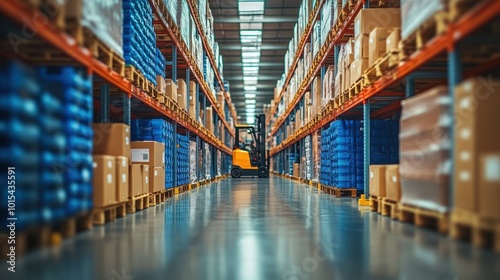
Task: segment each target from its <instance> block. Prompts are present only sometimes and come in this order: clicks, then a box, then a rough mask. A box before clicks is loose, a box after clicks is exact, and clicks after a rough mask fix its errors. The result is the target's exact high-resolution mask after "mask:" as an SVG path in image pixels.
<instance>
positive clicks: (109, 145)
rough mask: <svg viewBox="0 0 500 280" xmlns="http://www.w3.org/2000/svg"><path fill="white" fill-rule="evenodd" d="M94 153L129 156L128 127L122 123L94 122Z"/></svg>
mask: <svg viewBox="0 0 500 280" xmlns="http://www.w3.org/2000/svg"><path fill="white" fill-rule="evenodd" d="M92 129H93V130H94V155H111V156H124V157H127V158H130V127H129V126H128V125H126V124H122V123H94V124H92Z"/></svg>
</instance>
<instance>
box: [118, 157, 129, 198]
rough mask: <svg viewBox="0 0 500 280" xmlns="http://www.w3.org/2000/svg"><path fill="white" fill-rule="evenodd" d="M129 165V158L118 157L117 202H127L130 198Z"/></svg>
mask: <svg viewBox="0 0 500 280" xmlns="http://www.w3.org/2000/svg"><path fill="white" fill-rule="evenodd" d="M129 165H130V163H129V159H128V158H127V157H116V165H115V166H116V182H117V184H116V202H124V201H127V198H128V197H129V193H128V191H129V184H130V176H129Z"/></svg>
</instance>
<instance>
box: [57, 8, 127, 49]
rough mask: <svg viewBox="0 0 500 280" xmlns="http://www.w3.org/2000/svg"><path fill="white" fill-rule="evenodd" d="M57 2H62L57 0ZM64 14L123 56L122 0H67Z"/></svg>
mask: <svg viewBox="0 0 500 280" xmlns="http://www.w3.org/2000/svg"><path fill="white" fill-rule="evenodd" d="M59 2H64V1H62V0H59ZM66 5H67V6H68V8H67V9H66V16H67V17H71V18H74V19H76V21H77V22H79V23H80V24H81V25H82V26H83V27H86V28H88V29H89V30H91V31H92V32H93V33H94V35H95V36H96V37H97V38H99V40H101V41H102V42H103V43H104V44H106V45H107V46H108V47H110V48H111V49H112V50H113V51H114V52H115V53H116V54H118V55H119V56H121V57H123V38H122V29H123V28H122V24H123V12H122V0H100V1H98V0H68V1H66Z"/></svg>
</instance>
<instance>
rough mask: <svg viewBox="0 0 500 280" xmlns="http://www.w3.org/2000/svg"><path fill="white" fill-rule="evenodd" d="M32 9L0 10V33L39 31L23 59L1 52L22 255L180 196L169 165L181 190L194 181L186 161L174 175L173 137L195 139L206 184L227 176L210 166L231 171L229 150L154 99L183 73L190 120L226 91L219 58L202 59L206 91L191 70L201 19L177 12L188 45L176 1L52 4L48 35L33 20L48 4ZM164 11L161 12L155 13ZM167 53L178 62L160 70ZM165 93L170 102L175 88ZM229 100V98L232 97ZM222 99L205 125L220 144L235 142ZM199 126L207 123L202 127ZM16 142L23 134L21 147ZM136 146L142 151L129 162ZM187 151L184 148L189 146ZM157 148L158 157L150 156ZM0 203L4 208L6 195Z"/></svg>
mask: <svg viewBox="0 0 500 280" xmlns="http://www.w3.org/2000/svg"><path fill="white" fill-rule="evenodd" d="M27 2H29V3H27ZM35 2H37V3H36V4H33V1H11V0H7V1H1V2H0V11H1V13H2V15H3V17H2V18H1V19H0V21H1V23H2V26H5V27H7V28H5V29H3V31H2V34H3V33H5V32H14V33H19V32H21V30H22V28H29V29H33V30H37V32H36V33H34V35H33V36H36V38H34V39H33V40H27V41H26V42H25V43H23V44H22V46H21V45H20V46H19V48H16V47H10V46H7V45H5V46H4V47H3V48H2V53H3V54H4V55H5V56H6V57H9V61H8V62H7V63H4V64H2V67H1V69H0V75H1V76H2V77H3V78H2V79H0V80H1V83H2V85H3V87H2V88H4V89H5V90H7V92H6V94H3V95H2V97H1V99H2V100H3V101H2V102H1V104H3V105H4V107H5V108H3V107H2V108H3V110H2V112H3V114H2V116H1V117H0V127H1V128H3V129H4V133H2V139H3V141H2V145H1V150H2V151H3V152H2V153H1V156H0V162H1V165H2V166H4V167H5V169H4V170H7V167H9V166H15V175H16V178H17V180H16V185H17V188H16V194H17V197H16V198H17V202H18V203H19V204H18V206H19V207H18V208H17V209H16V215H17V217H18V219H19V220H18V223H17V228H16V231H17V233H18V237H19V238H18V241H19V242H18V243H19V244H17V245H18V246H17V250H18V253H19V254H22V251H24V250H25V249H31V248H33V247H35V246H39V245H48V244H49V243H50V242H49V241H50V240H49V237H50V236H52V237H54V234H59V235H62V236H63V237H65V238H66V237H70V236H72V235H74V234H75V233H76V231H77V230H80V229H89V228H91V227H92V224H93V223H94V224H102V223H106V222H110V221H113V220H115V219H116V218H118V217H121V216H124V215H126V214H127V212H128V213H131V212H136V211H137V210H141V209H145V208H147V207H149V206H150V205H155V204H158V203H159V202H162V201H164V198H165V195H163V196H160V198H158V197H157V196H153V197H152V196H151V194H155V193H158V192H162V193H165V194H166V193H168V194H169V196H171V195H174V194H176V193H179V192H183V191H186V190H187V188H186V189H184V190H180V191H178V192H175V193H174V191H173V189H174V188H175V187H176V186H175V185H174V178H175V176H174V165H176V166H177V167H179V168H181V169H179V170H180V171H179V172H180V176H179V177H180V180H181V181H178V182H177V183H179V182H182V183H185V184H187V183H188V182H189V181H188V180H189V173H190V172H189V166H188V164H189V158H187V156H186V155H188V152H186V153H185V155H184V156H183V160H182V162H180V161H179V163H180V164H177V158H176V157H174V155H175V152H174V151H175V150H176V147H174V146H173V145H174V143H175V141H174V140H175V137H174V135H176V134H177V131H182V133H183V135H184V137H186V135H187V137H189V138H190V139H195V140H196V143H199V144H197V147H196V149H198V150H199V151H201V150H202V148H203V149H205V152H204V153H202V154H201V155H200V156H199V157H197V159H198V158H199V159H200V163H199V167H200V168H203V169H204V170H206V173H207V174H210V176H212V174H213V175H216V174H217V175H219V174H227V173H228V171H229V169H228V166H227V165H221V170H219V168H218V166H216V165H215V164H214V165H213V166H212V165H210V163H211V162H212V158H214V160H215V158H216V159H217V162H228V161H229V162H230V158H231V156H230V154H231V149H230V148H229V147H228V146H227V145H224V144H221V143H220V142H218V141H216V137H215V136H214V134H213V130H212V132H208V131H207V130H206V129H204V128H202V127H200V126H199V125H198V124H197V123H195V122H193V121H192V120H190V119H189V118H185V117H183V116H185V114H186V113H184V114H182V113H181V112H180V111H179V110H175V108H176V106H177V105H175V106H174V105H172V104H173V102H170V103H169V104H170V105H172V106H167V105H166V104H165V102H163V103H159V102H157V101H156V100H155V99H154V98H155V97H156V96H154V94H153V93H155V91H157V90H156V89H155V86H154V84H155V83H156V77H157V76H160V77H162V78H163V77H166V74H168V75H169V76H168V77H169V78H172V80H173V81H175V82H177V80H183V79H184V77H178V75H177V74H178V72H181V73H184V74H185V79H184V80H185V81H193V82H194V86H191V88H190V90H189V94H190V96H193V97H194V98H190V100H191V101H192V103H193V104H190V105H193V106H192V107H193V108H195V109H194V110H193V111H194V116H196V117H197V116H199V115H200V114H199V112H196V110H197V109H199V108H205V106H210V105H212V104H215V103H214V100H215V98H214V97H213V92H214V91H215V83H218V86H219V87H221V88H224V83H223V81H222V79H221V76H220V73H222V70H221V69H217V66H222V59H221V57H220V55H218V57H217V59H212V56H213V54H211V55H210V57H209V58H210V59H209V61H208V62H209V64H208V66H210V68H211V71H212V72H213V76H212V78H211V79H210V80H204V77H203V76H202V75H201V74H200V73H201V71H199V69H201V67H197V65H195V64H196V63H194V61H191V60H190V59H189V58H190V57H191V53H189V52H188V51H189V46H190V44H189V40H190V37H195V38H198V40H199V42H206V41H208V40H207V38H206V35H205V33H204V31H203V30H201V29H200V30H199V29H198V28H196V25H195V24H194V23H193V22H195V21H196V20H200V19H199V18H196V19H195V14H197V13H195V12H194V11H193V10H192V9H191V7H190V5H189V4H188V5H187V6H186V5H185V4H186V2H187V1H182V2H183V4H182V5H183V6H184V10H183V11H184V17H185V15H186V13H187V16H188V19H189V21H190V28H189V31H190V32H191V33H188V35H190V36H189V37H186V38H182V34H180V33H179V32H178V31H179V29H178V26H177V24H176V22H177V18H176V17H177V12H176V11H177V10H178V4H179V3H178V2H177V1H135V0H123V1H113V3H107V2H106V3H104V2H103V3H97V2H96V1H69V2H68V3H61V1H55V2H54V1H49V2H51V3H53V4H54V6H53V7H52V6H51V8H53V9H51V11H54V12H55V13H56V14H57V15H56V16H55V17H52V16H50V15H49V17H48V18H47V19H48V21H47V22H46V24H43V25H40V23H39V22H36V19H40V18H44V19H45V18H46V17H47V9H46V8H47V6H46V4H47V1H40V2H39V1H35ZM63 2H64V1H63ZM160 6H162V7H163V6H166V7H168V9H166V10H163V9H161V11H160ZM167 10H168V12H172V11H175V12H174V13H173V14H175V16H174V17H171V15H170V20H172V21H168V22H167V21H166V20H165V18H164V17H163V13H162V12H163V11H167ZM168 12H167V14H168ZM54 15H55V14H54ZM154 17H156V20H157V21H155V24H153V18H154ZM23 19H25V21H23ZM211 22H212V24H213V19H212V21H211ZM171 23H173V24H171ZM5 36H7V33H5ZM211 41H212V43H211V44H201V47H199V48H198V51H197V52H198V53H201V54H202V53H210V52H213V50H212V48H213V46H214V44H215V43H214V42H213V39H211ZM157 43H158V44H157ZM185 47H187V49H186V48H185ZM209 48H210V49H209ZM165 54H168V55H169V56H168V59H170V55H171V56H172V58H174V59H173V60H171V61H169V62H168V63H167V61H166V58H165ZM124 59H125V60H126V63H127V64H129V66H133V67H134V70H133V71H131V69H132V67H127V69H128V70H127V71H125V66H124V65H125V62H124ZM20 61H23V62H22V63H21V62H20ZM212 61H214V62H217V63H213V62H212ZM167 64H168V65H167ZM52 65H59V66H52ZM180 65H184V66H182V67H181V66H180ZM185 65H187V66H188V67H187V68H186V67H185ZM179 70H181V71H179ZM89 73H92V76H91V75H89ZM178 78H179V79H178ZM214 80H215V83H214ZM192 84H193V83H189V85H192ZM208 84H210V86H207V85H208ZM173 85H175V83H173ZM160 86H161V85H158V87H160ZM166 90H167V88H166V83H165V92H166ZM171 92H172V95H175V97H177V94H178V92H177V85H175V91H174V90H172V91H171ZM187 92H188V91H187V85H186V93H185V94H184V95H182V97H183V98H185V99H186V101H187V96H186V95H187ZM224 94H225V96H227V92H224ZM228 100H230V99H229V97H228V96H227V98H226V102H225V103H224V104H222V106H221V107H223V108H222V109H221V110H214V112H213V115H212V121H211V122H210V123H211V125H215V124H217V123H218V122H219V121H222V123H223V124H224V127H225V129H224V130H223V132H224V133H225V136H226V139H227V142H228V143H231V142H232V139H231V137H232V135H233V132H232V127H230V126H229V125H228V121H229V120H230V119H231V117H235V116H236V113H235V111H234V107H233V106H232V105H231V104H230V103H229V102H228ZM6 104H9V106H7V105H6ZM186 105H187V104H186ZM189 107H191V106H189ZM185 109H186V110H187V106H186V108H185ZM224 110H227V111H226V112H229V113H227V114H225V115H226V116H225V118H224V116H222V114H221V112H222V111H224ZM200 117H201V118H202V123H205V116H203V115H201V116H200ZM131 118H133V119H134V120H133V121H132V126H131V127H130V126H129V125H128V124H129V123H131ZM194 118H195V117H193V119H194ZM93 122H94V123H93ZM207 123H208V122H207ZM131 128H132V135H131V134H130V129H131ZM176 130H177V131H176ZM18 135H23V137H22V139H21V138H19V137H18ZM131 136H132V137H133V139H131ZM181 138H182V137H181ZM183 139H184V138H183ZM132 140H134V142H132ZM137 140H144V141H139V142H141V143H138V142H135V141H137ZM184 140H185V139H184ZM148 141H149V142H148ZM153 141H157V142H154V143H153ZM181 141H182V140H181ZM160 142H161V143H163V144H161V143H160ZM131 143H134V144H133V145H134V150H135V149H138V150H140V151H134V153H133V154H131V147H130V145H131ZM182 143H183V147H184V148H186V147H187V145H186V143H188V142H187V141H184V142H182ZM135 145H139V146H135ZM141 145H152V146H151V147H149V146H144V147H143V146H141ZM163 149H165V152H162V151H160V152H157V150H163ZM185 150H186V149H185ZM145 151H148V152H145ZM148 153H149V154H150V155H151V156H149V155H147V154H148ZM141 155H142V157H141ZM146 155H147V156H146ZM160 155H161V156H160ZM134 156H135V157H134ZM146 158H147V159H146ZM205 163H208V165H206V164H205ZM9 172H11V171H9ZM13 172H14V171H12V172H11V173H13ZM175 172H177V170H175ZM210 176H208V177H210ZM213 177H215V178H216V179H220V178H223V177H224V176H213ZM211 178H212V177H211ZM199 179H201V178H197V179H196V181H198V180H199ZM193 183H196V182H193ZM1 197H2V198H5V199H4V200H6V201H7V197H4V194H2V195H1ZM150 202H152V203H151V204H150ZM2 209H3V210H5V211H3V210H2V213H7V209H4V208H2ZM4 238H5V236H4V234H1V235H0V239H2V241H1V242H0V243H1V244H2V248H0V249H1V251H2V252H3V250H4V249H5V248H3V247H4V245H3V244H7V242H3V240H4ZM53 240H55V239H53ZM35 243H36V245H35Z"/></svg>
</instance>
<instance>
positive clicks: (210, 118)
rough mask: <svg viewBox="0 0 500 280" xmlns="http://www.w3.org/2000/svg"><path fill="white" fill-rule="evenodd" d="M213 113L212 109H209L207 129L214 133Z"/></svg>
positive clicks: (206, 119) (206, 120) (206, 122)
mask: <svg viewBox="0 0 500 280" xmlns="http://www.w3.org/2000/svg"><path fill="white" fill-rule="evenodd" d="M213 122H214V121H213V111H212V107H207V109H206V115H205V127H206V128H207V129H208V130H209V131H210V132H212V133H213V132H214V123H213Z"/></svg>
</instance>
